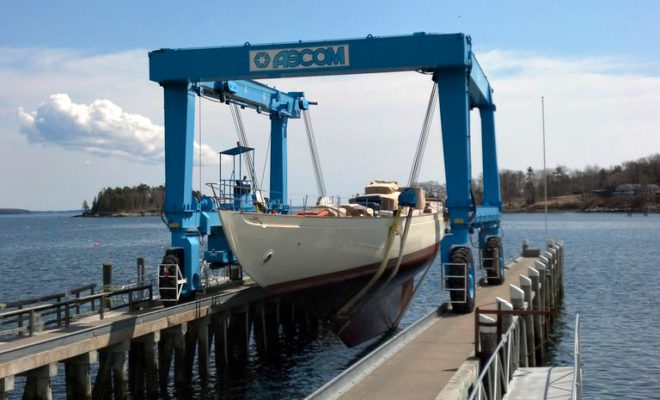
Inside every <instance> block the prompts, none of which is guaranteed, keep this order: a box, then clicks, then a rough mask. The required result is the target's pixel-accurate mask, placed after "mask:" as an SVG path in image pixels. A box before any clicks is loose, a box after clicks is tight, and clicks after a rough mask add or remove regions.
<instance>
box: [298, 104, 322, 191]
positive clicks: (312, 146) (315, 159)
mask: <svg viewBox="0 0 660 400" xmlns="http://www.w3.org/2000/svg"><path fill="white" fill-rule="evenodd" d="M302 115H303V120H304V121H305V131H307V141H308V143H309V151H310V153H311V155H312V165H313V166H314V175H315V178H316V187H317V189H318V191H319V198H323V197H325V196H326V190H325V180H324V179H323V171H322V170H321V160H320V158H319V151H318V148H317V147H316V139H315V137H314V128H313V127H312V117H311V116H310V114H309V111H308V110H302Z"/></svg>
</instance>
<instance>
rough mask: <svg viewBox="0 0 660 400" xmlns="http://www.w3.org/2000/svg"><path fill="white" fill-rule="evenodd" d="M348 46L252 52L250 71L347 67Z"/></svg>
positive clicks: (348, 63) (348, 61) (348, 62)
mask: <svg viewBox="0 0 660 400" xmlns="http://www.w3.org/2000/svg"><path fill="white" fill-rule="evenodd" d="M348 50H349V48H348V45H347V44H345V45H338V46H322V47H308V48H304V47H303V48H295V49H273V50H250V71H274V70H287V69H305V68H328V67H347V66H349V65H350V60H349V51H348Z"/></svg>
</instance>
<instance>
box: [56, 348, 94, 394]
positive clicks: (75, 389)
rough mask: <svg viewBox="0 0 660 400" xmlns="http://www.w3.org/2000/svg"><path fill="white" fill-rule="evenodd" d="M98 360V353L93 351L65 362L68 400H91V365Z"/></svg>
mask: <svg viewBox="0 0 660 400" xmlns="http://www.w3.org/2000/svg"><path fill="white" fill-rule="evenodd" d="M97 359H98V355H97V353H96V351H91V352H89V353H85V354H81V355H79V356H76V357H73V358H70V359H68V360H65V361H64V377H65V381H66V398H67V400H73V399H76V400H91V398H92V379H91V364H93V363H95V362H96V361H97Z"/></svg>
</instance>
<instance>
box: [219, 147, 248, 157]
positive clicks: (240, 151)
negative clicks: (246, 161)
mask: <svg viewBox="0 0 660 400" xmlns="http://www.w3.org/2000/svg"><path fill="white" fill-rule="evenodd" d="M252 150H254V148H252V147H247V146H236V147H232V148H231V149H227V150H224V151H221V152H220V154H226V155H228V156H237V155H239V154H243V153H247V152H248V151H252Z"/></svg>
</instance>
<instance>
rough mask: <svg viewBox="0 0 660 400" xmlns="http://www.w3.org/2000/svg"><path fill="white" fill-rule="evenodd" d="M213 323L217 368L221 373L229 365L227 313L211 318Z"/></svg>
mask: <svg viewBox="0 0 660 400" xmlns="http://www.w3.org/2000/svg"><path fill="white" fill-rule="evenodd" d="M211 322H212V323H213V335H214V336H213V339H214V342H213V343H214V344H213V346H214V348H215V368H216V372H220V370H221V369H222V367H223V366H226V365H228V364H229V347H228V343H227V313H226V312H221V313H217V314H213V315H212V316H211Z"/></svg>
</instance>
